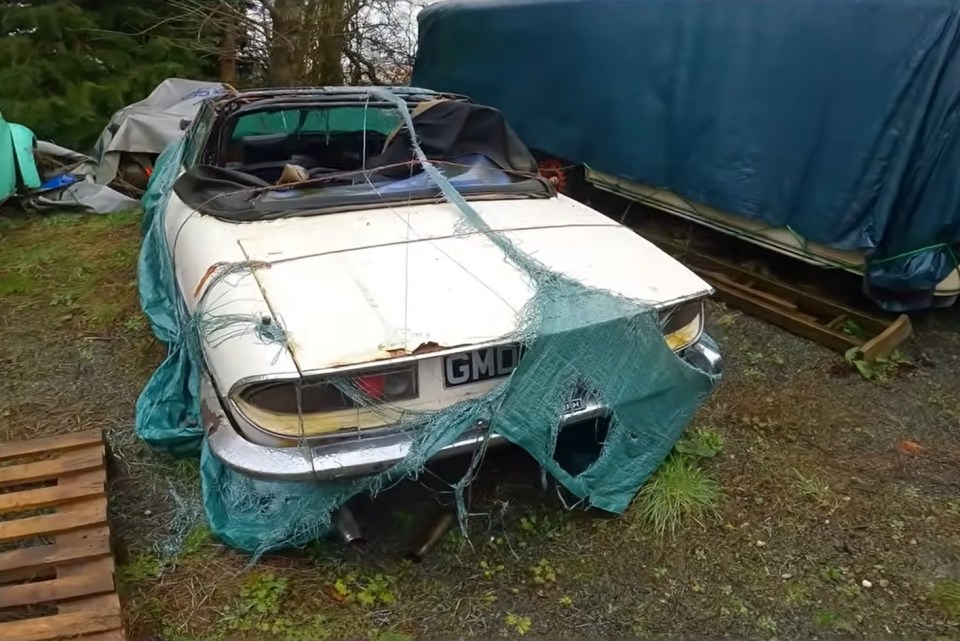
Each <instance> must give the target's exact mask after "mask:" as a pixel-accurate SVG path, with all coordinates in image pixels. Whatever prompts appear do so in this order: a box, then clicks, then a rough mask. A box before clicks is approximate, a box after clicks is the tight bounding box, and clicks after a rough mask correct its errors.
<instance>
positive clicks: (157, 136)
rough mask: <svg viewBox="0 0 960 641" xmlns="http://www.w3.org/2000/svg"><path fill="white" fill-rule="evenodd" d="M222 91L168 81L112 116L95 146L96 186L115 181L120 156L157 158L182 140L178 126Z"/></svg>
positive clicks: (178, 80)
mask: <svg viewBox="0 0 960 641" xmlns="http://www.w3.org/2000/svg"><path fill="white" fill-rule="evenodd" d="M224 91H226V89H225V88H224V86H223V85H222V84H221V83H219V82H206V81H201V80H184V79H182V78H167V79H166V80H164V81H163V82H162V83H160V84H159V85H158V86H157V88H156V89H154V90H153V92H152V93H151V94H150V95H149V96H147V97H146V98H144V99H143V100H141V101H140V102H135V103H133V104H132V105H128V106H126V107H124V108H123V109H121V110H120V111H118V112H116V113H115V114H113V117H112V118H110V123H109V124H108V125H107V126H106V128H104V130H103V133H101V134H100V138H99V139H98V140H97V144H96V145H95V146H94V150H93V156H94V158H95V159H96V160H97V170H96V173H95V179H96V182H98V183H100V184H103V185H105V184H107V183H109V182H110V181H112V180H113V179H114V178H115V177H116V175H117V168H118V167H119V161H120V154H121V153H123V152H126V153H133V154H150V155H154V156H159V155H160V153H161V152H163V150H164V149H166V147H167V145H169V144H170V143H171V142H174V141H176V140H179V139H180V137H181V136H183V129H181V127H180V122H181V121H182V120H184V119H187V120H189V119H192V118H193V117H194V116H195V115H196V113H197V110H198V109H199V108H200V103H202V102H203V100H204V98H207V97H208V96H213V95H216V94H219V93H223V92H224Z"/></svg>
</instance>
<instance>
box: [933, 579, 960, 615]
mask: <svg viewBox="0 0 960 641" xmlns="http://www.w3.org/2000/svg"><path fill="white" fill-rule="evenodd" d="M931 596H932V597H933V601H934V603H936V604H937V605H938V606H940V608H941V609H942V610H943V611H944V612H946V613H947V614H948V615H949V616H951V617H957V618H960V580H952V581H940V582H939V583H937V584H936V585H935V586H934V587H933V591H932V593H931Z"/></svg>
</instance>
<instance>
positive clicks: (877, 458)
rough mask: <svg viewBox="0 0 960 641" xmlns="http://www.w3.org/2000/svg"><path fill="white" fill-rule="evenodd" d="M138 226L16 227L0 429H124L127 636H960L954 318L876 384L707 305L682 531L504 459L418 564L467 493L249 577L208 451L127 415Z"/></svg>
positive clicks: (400, 495) (274, 560)
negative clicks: (711, 501)
mask: <svg viewBox="0 0 960 641" xmlns="http://www.w3.org/2000/svg"><path fill="white" fill-rule="evenodd" d="M139 233H140V231H139V217H138V216H137V215H135V214H130V215H111V216H88V217H73V216H48V217H46V218H29V219H16V218H14V219H11V218H2V217H0V336H2V338H0V440H9V439H18V438H26V437H32V436H37V435H41V434H54V433H62V432H69V431H74V430H81V429H87V428H92V427H103V428H105V429H106V430H107V433H108V438H109V441H110V445H111V449H112V461H111V466H112V471H113V480H112V481H111V488H110V501H111V516H112V524H113V527H114V530H115V531H116V533H117V535H118V538H119V543H120V545H119V548H118V555H119V557H120V562H121V563H122V565H121V567H120V570H119V572H118V579H119V582H120V588H121V596H122V599H123V603H124V610H125V616H126V618H127V623H128V628H129V633H130V634H129V638H130V639H134V640H146V639H165V640H169V641H172V640H175V639H224V638H230V639H232V638H242V639H290V640H297V639H319V638H374V639H384V640H386V639H412V638H427V639H432V638H437V639H439V638H452V637H457V638H460V637H518V636H523V635H525V636H526V637H531V638H592V639H597V638H647V639H702V638H721V637H722V638H741V639H774V638H777V639H794V638H796V639H799V638H805V639H813V638H818V639H840V638H869V639H887V638H891V639H894V638H895V639H956V638H960V376H957V372H958V370H960V333H958V329H960V309H952V310H944V311H937V312H933V313H926V314H920V315H917V316H916V317H915V318H914V323H915V327H916V331H917V336H916V338H915V339H914V340H913V341H912V342H911V343H910V344H909V345H908V346H907V347H906V348H905V349H904V350H903V355H904V360H905V362H904V363H902V364H900V365H899V366H898V367H896V368H895V369H892V370H891V371H889V372H886V374H887V376H886V377H885V378H881V379H879V380H865V379H864V378H862V377H861V376H860V375H859V374H858V373H856V372H855V371H854V370H853V369H852V367H851V366H850V365H848V364H847V363H845V362H844V361H843V359H842V357H841V356H839V355H838V354H835V353H833V352H830V351H827V350H826V349H823V348H821V347H819V346H817V345H814V344H812V343H810V342H807V341H805V340H802V339H799V338H796V337H794V336H792V335H790V334H787V333H785V332H783V331H781V330H779V329H777V328H775V327H773V326H770V325H768V324H765V323H763V322H760V321H758V320H756V319H753V318H750V317H748V316H744V315H742V314H739V313H737V312H735V311H732V310H730V309H727V308H724V307H723V306H721V305H718V304H716V305H713V306H712V308H711V312H712V314H711V320H710V331H711V333H712V334H713V335H714V337H715V338H716V339H717V340H718V342H719V343H720V345H721V348H722V349H723V352H724V355H725V357H726V361H725V367H726V371H725V377H724V381H723V382H722V384H721V385H720V387H719V388H718V389H717V391H716V392H715V394H714V395H713V396H712V397H711V398H710V400H709V401H708V402H707V403H706V405H705V406H704V407H703V408H702V410H701V411H700V412H699V414H698V415H697V417H696V419H695V421H694V423H693V426H692V428H693V429H697V428H699V429H706V430H711V431H712V432H716V433H718V434H719V435H721V436H722V440H723V447H722V450H721V451H720V452H719V454H718V455H717V456H715V457H713V458H710V459H705V460H704V462H703V463H702V466H703V469H704V471H705V472H706V473H708V474H710V475H711V476H712V477H713V478H715V479H716V480H717V481H718V483H719V485H720V487H721V488H722V495H721V498H720V500H719V503H718V505H717V510H716V514H715V515H714V516H712V517H710V518H706V519H702V522H701V523H697V522H693V521H688V522H686V523H685V524H684V526H683V527H682V528H681V529H680V530H678V531H677V532H676V534H675V536H672V537H671V536H664V537H661V536H657V535H655V534H654V533H653V532H652V531H651V530H650V528H649V527H648V526H647V525H646V524H645V522H643V521H642V520H641V519H640V518H639V517H638V515H637V513H636V510H631V511H630V512H628V513H627V514H625V515H623V516H621V517H616V518H611V517H609V516H603V515H597V514H593V513H588V512H584V511H582V510H579V511H568V510H565V509H564V508H563V507H562V506H561V504H560V502H559V500H558V497H557V494H556V492H555V490H554V489H552V488H548V489H546V490H544V489H543V488H542V486H541V481H540V474H539V471H538V470H537V469H536V468H535V467H534V465H533V464H532V462H531V461H530V460H529V459H528V458H526V456H525V455H523V454H522V453H518V452H516V451H511V450H505V451H503V452H499V453H497V454H495V455H492V456H491V457H490V459H489V461H488V463H487V464H486V465H485V468H484V472H483V475H482V476H481V478H480V479H479V481H478V482H477V485H476V486H475V489H474V493H473V494H474V496H473V506H474V507H473V511H474V512H475V513H476V516H473V517H472V518H471V519H470V522H469V525H470V527H469V532H470V536H469V539H464V538H463V537H462V536H460V535H459V534H458V533H457V532H456V531H452V532H450V533H448V534H447V535H446V536H445V537H444V538H443V540H442V541H441V542H440V544H439V545H438V547H437V549H435V550H434V551H433V552H432V553H431V554H430V555H429V556H427V558H426V559H425V560H423V562H422V563H419V564H417V563H412V562H411V561H409V560H406V559H405V557H404V554H405V552H406V551H407V549H408V545H409V542H410V540H411V537H413V536H414V535H415V534H416V533H417V531H418V530H419V529H420V528H421V527H423V525H424V524H425V520H426V516H425V515H427V514H429V510H430V509H431V506H432V505H435V504H436V503H437V502H438V501H440V502H442V501H448V500H449V498H450V497H449V495H445V494H443V493H442V492H441V493H439V494H438V493H436V492H430V491H429V490H430V487H434V488H440V487H442V485H441V484H440V483H439V482H434V481H433V477H423V478H422V479H421V482H420V483H417V484H414V483H408V484H407V485H405V486H403V487H401V488H398V489H397V490H393V491H391V492H390V493H389V494H387V495H383V496H381V497H380V498H378V499H377V501H376V502H374V503H372V504H371V505H369V506H367V510H366V511H365V513H366V514H367V515H368V516H369V518H370V519H371V520H370V522H369V523H370V530H371V540H370V541H369V542H368V544H367V545H366V546H365V547H363V548H361V549H358V550H354V549H351V550H345V549H342V548H341V547H340V546H339V545H338V544H336V543H333V542H322V543H318V544H316V545H313V546H311V547H310V548H308V549H307V550H303V551H298V552H295V553H289V554H279V555H271V556H269V557H266V558H264V559H263V560H262V561H260V562H259V563H258V564H256V565H254V566H252V567H248V558H247V557H245V556H243V555H241V554H238V553H235V552H233V551H231V550H229V549H227V548H225V547H224V546H222V545H220V544H219V543H217V542H216V541H214V540H212V538H211V537H210V535H209V533H208V531H207V530H206V529H205V527H204V525H203V522H202V518H201V517H200V515H199V514H198V513H197V512H196V510H195V507H196V505H197V503H196V501H197V492H198V473H197V466H196V463H195V462H193V461H173V460H170V459H167V458H166V457H164V456H162V455H160V454H157V453H154V452H151V451H150V450H149V449H148V448H146V447H145V446H144V445H143V444H142V443H140V442H139V441H138V439H137V438H136V435H135V434H134V431H133V415H134V403H135V401H136V398H137V395H138V394H139V392H140V390H141V388H142V386H143V384H144V382H145V381H146V379H147V377H148V376H149V375H150V372H151V371H152V369H153V367H155V366H156V364H157V363H158V362H159V361H160V359H161V358H162V356H163V353H162V350H161V348H160V347H159V346H158V345H157V344H156V343H155V342H154V340H153V339H152V337H151V335H150V333H149V329H148V327H147V324H146V322H145V319H144V318H143V317H142V315H141V314H140V311H139V307H138V303H137V299H136V254H137V250H138V246H139ZM901 440H909V441H912V442H914V443H917V444H920V445H921V446H922V450H921V451H919V452H914V453H912V454H909V453H904V452H902V451H901V450H900V449H899V448H898V447H897V446H896V443H897V442H898V441H901ZM451 465H455V463H451ZM441 472H442V470H441Z"/></svg>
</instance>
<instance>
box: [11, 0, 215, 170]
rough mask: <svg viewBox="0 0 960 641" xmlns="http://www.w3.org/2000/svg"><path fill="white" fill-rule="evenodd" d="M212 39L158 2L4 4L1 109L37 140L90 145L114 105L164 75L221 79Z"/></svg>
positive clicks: (128, 100)
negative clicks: (26, 127)
mask: <svg viewBox="0 0 960 641" xmlns="http://www.w3.org/2000/svg"><path fill="white" fill-rule="evenodd" d="M212 38H213V36H212V35H211V36H208V35H207V34H206V33H205V32H204V31H203V28H202V23H200V21H199V20H197V21H196V23H194V24H191V23H190V21H189V20H184V19H182V18H181V17H180V16H178V15H175V14H174V13H173V11H172V9H171V7H170V5H169V4H168V3H166V2H163V1H162V0H139V2H138V3H136V4H134V3H126V2H123V3H121V2H116V1H115V0H74V1H73V2H69V1H66V0H28V1H20V2H15V3H5V4H4V5H2V6H0V60H2V61H3V65H2V66H0V111H2V112H3V115H4V118H5V119H6V120H8V121H10V122H19V123H21V124H24V125H26V126H28V127H30V128H31V129H33V131H34V132H35V133H36V134H37V137H38V138H41V139H46V140H52V141H54V142H56V143H57V144H60V145H63V146H65V147H69V148H73V149H78V150H81V151H83V150H86V149H89V148H90V147H91V146H92V144H93V143H94V142H95V140H96V138H97V136H98V135H99V133H100V131H101V130H102V129H103V127H104V126H105V124H106V122H107V120H108V119H109V117H110V116H111V115H112V114H113V112H115V111H116V110H117V109H119V108H121V107H123V106H124V105H127V104H129V103H131V102H135V101H137V100H140V99H142V98H144V97H145V96H146V95H147V94H148V93H149V92H150V91H151V90H152V89H153V88H154V87H155V86H156V85H157V84H159V83H160V82H161V81H162V80H164V79H165V78H169V77H181V78H192V79H207V78H215V77H216V73H217V61H216V56H215V55H211V54H210V53H209V52H212V51H214V50H215V48H216V43H215V41H213V40H212Z"/></svg>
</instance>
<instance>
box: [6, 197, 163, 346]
mask: <svg viewBox="0 0 960 641" xmlns="http://www.w3.org/2000/svg"><path fill="white" fill-rule="evenodd" d="M0 221H2V224H0V296H3V297H4V302H5V304H7V305H9V306H11V307H14V308H18V309H20V310H21V311H22V312H29V311H31V310H37V311H36V312H34V313H33V314H32V315H31V317H32V318H35V319H40V320H41V321H42V323H43V324H44V325H46V327H44V329H53V328H59V327H60V326H62V325H64V324H67V323H72V324H73V325H76V326H77V327H78V328H79V329H81V330H82V331H88V332H89V331H95V332H109V331H112V330H117V331H137V332H142V331H143V329H145V327H146V325H145V322H144V320H143V317H142V314H141V313H140V311H139V309H138V305H137V299H136V265H137V255H138V252H139V247H140V242H139V241H140V229H139V224H140V216H139V213H138V212H124V213H118V214H106V215H82V214H50V215H44V216H24V217H18V218H0ZM39 310H43V312H42V313H38V312H39Z"/></svg>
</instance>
